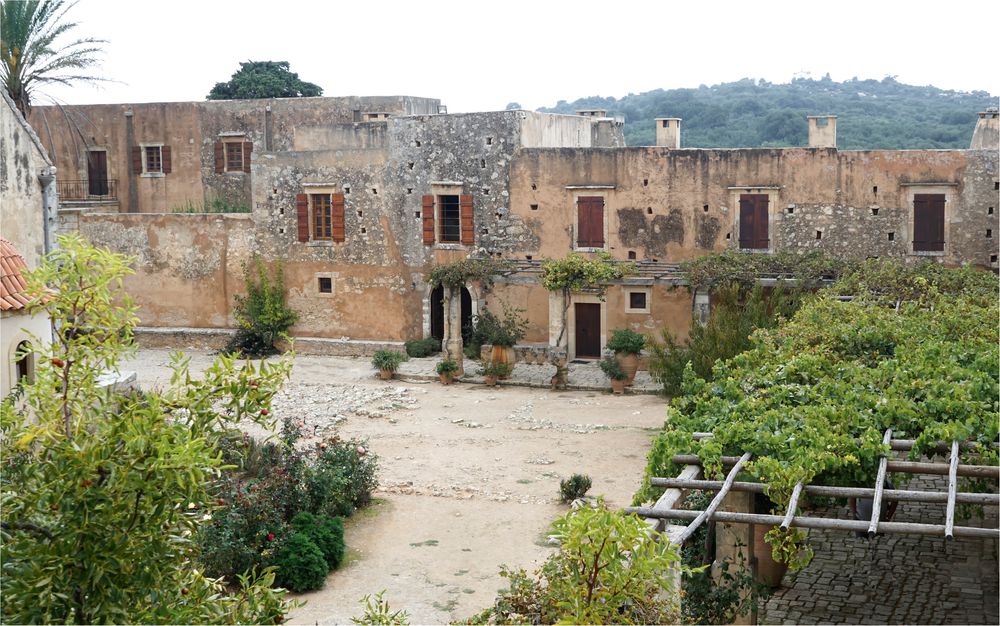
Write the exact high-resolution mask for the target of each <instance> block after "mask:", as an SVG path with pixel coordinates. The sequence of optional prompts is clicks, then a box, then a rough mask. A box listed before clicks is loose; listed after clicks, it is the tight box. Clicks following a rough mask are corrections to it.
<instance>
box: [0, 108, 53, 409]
mask: <svg viewBox="0 0 1000 626" xmlns="http://www.w3.org/2000/svg"><path fill="white" fill-rule="evenodd" d="M0 94H2V98H3V103H2V104H0V210H2V212H0V397H4V396H6V395H7V394H8V393H10V391H11V390H12V389H13V388H14V385H16V384H17V382H18V381H19V380H21V379H22V378H26V377H31V376H33V375H34V371H35V362H34V358H35V357H34V355H33V354H30V353H28V352H27V350H28V348H29V347H30V345H31V343H32V342H35V341H42V342H47V341H49V340H50V339H51V333H50V329H49V319H48V317H47V316H45V315H41V314H29V313H28V312H27V311H26V308H25V306H26V305H27V304H28V298H27V297H26V294H25V289H26V287H27V285H26V284H25V282H24V273H25V272H26V271H27V270H28V269H29V268H31V267H35V266H37V264H38V262H39V261H40V260H41V258H42V255H44V254H45V253H46V252H47V251H48V250H49V248H50V245H51V237H50V231H51V227H54V217H53V216H54V215H55V201H56V193H55V168H54V167H53V166H52V162H51V161H49V158H48V156H47V155H46V153H45V149H44V148H43V147H42V145H41V143H40V142H39V140H38V137H37V136H36V135H35V133H34V132H33V131H32V129H31V127H30V126H29V125H28V123H27V122H26V121H25V119H24V117H23V116H22V115H21V113H20V112H19V111H18V110H17V107H16V106H14V102H13V101H12V100H11V99H10V97H9V96H8V95H7V92H6V90H2V89H0Z"/></svg>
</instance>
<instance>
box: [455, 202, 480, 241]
mask: <svg viewBox="0 0 1000 626" xmlns="http://www.w3.org/2000/svg"><path fill="white" fill-rule="evenodd" d="M458 207H459V215H460V216H461V218H462V245H463V246H471V245H474V244H475V243H476V231H475V224H474V223H473V219H472V196H470V195H466V194H463V195H461V196H459V197H458Z"/></svg>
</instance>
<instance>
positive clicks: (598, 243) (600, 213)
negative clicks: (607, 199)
mask: <svg viewBox="0 0 1000 626" xmlns="http://www.w3.org/2000/svg"><path fill="white" fill-rule="evenodd" d="M576 205H577V219H576V226H577V236H576V245H577V246H579V247H581V248H603V247H604V198H603V197H601V196H580V197H579V198H577V201H576Z"/></svg>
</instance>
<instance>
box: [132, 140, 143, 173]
mask: <svg viewBox="0 0 1000 626" xmlns="http://www.w3.org/2000/svg"><path fill="white" fill-rule="evenodd" d="M132 172H133V173H135V174H142V146H132Z"/></svg>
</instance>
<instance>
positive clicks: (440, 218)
mask: <svg viewBox="0 0 1000 626" xmlns="http://www.w3.org/2000/svg"><path fill="white" fill-rule="evenodd" d="M445 198H454V199H455V202H454V210H455V216H454V221H455V224H454V231H455V232H454V235H455V237H454V239H445V227H446V226H448V225H447V224H445V200H444V199H445ZM461 198H462V196H461V195H460V194H451V193H444V194H440V195H435V196H434V204H435V214H436V215H435V218H436V220H437V242H438V243H444V244H461V243H462V201H461ZM448 206H451V203H449V204H448ZM449 234H450V233H449Z"/></svg>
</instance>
